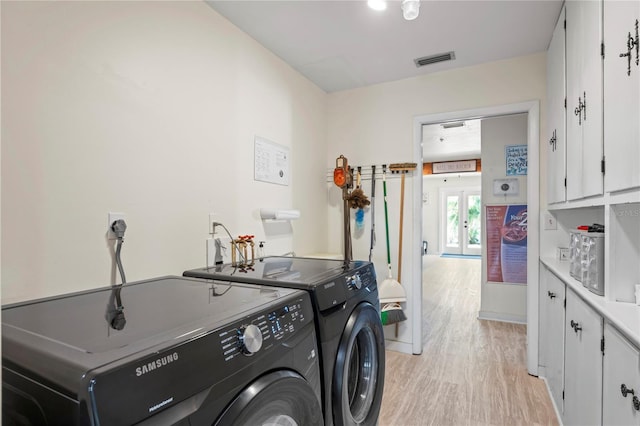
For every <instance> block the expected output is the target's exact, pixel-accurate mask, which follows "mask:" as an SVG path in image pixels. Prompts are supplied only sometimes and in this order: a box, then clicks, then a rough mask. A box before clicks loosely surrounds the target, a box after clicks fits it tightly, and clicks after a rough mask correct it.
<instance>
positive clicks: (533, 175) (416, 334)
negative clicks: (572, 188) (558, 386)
mask: <svg viewBox="0 0 640 426" xmlns="http://www.w3.org/2000/svg"><path fill="white" fill-rule="evenodd" d="M519 113H527V146H528V147H529V149H528V169H529V173H528V174H527V205H528V211H530V212H531V213H532V214H531V215H529V217H528V227H529V229H530V230H532V232H531V233H529V235H528V236H527V253H528V256H527V281H528V282H527V371H528V372H529V374H531V375H534V376H537V375H538V332H539V330H538V317H539V312H538V288H539V285H540V283H539V279H538V274H539V270H538V262H539V256H540V251H539V248H540V232H539V230H540V226H539V223H540V217H539V216H540V214H539V212H540V182H539V176H540V146H541V145H540V101H538V100H534V101H528V102H521V103H514V104H507V105H498V106H492V107H484V108H477V109H468V110H462V111H451V112H444V113H437V114H427V115H421V116H416V117H414V119H413V138H414V144H413V162H414V163H417V164H418V170H422V126H423V125H424V124H437V123H441V122H443V121H453V120H460V119H469V118H486V117H497V116H501V115H510V114H519ZM412 180H413V186H412V190H413V229H416V230H420V231H419V232H416V235H419V236H422V175H421V174H420V175H418V178H413V179H412ZM412 244H413V246H412V247H413V249H412V250H411V253H412V256H413V257H412V264H413V265H414V267H413V271H411V278H412V283H411V286H412V287H411V294H412V295H413V297H412V298H411V300H410V301H409V302H408V303H410V304H411V309H410V315H411V322H412V339H411V340H412V347H413V353H414V354H421V353H422V343H423V342H422V251H421V247H422V241H421V238H420V239H418V238H413V240H412Z"/></svg>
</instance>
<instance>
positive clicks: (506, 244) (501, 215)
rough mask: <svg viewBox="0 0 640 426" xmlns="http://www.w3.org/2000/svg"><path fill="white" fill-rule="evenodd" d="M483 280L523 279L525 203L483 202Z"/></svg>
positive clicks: (525, 242) (525, 277)
mask: <svg viewBox="0 0 640 426" xmlns="http://www.w3.org/2000/svg"><path fill="white" fill-rule="evenodd" d="M485 218H486V219H485V220H486V228H485V229H486V235H487V281H489V282H494V283H509V284H526V283H527V205H526V204H517V205H514V204H512V205H503V206H487V211H486V215H485Z"/></svg>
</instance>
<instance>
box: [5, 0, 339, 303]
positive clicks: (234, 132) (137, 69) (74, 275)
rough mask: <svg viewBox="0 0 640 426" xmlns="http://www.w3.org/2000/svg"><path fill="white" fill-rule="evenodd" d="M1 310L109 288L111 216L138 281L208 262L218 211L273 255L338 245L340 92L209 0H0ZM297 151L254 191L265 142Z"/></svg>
mask: <svg viewBox="0 0 640 426" xmlns="http://www.w3.org/2000/svg"><path fill="white" fill-rule="evenodd" d="M1 35H2V147H1V149H2V154H1V161H2V165H1V172H2V193H1V194H2V201H1V206H2V212H1V214H2V229H1V232H2V234H1V235H2V247H1V250H2V251H1V253H2V277H1V279H2V284H3V285H2V298H3V302H11V301H18V300H24V299H30V298H36V297H41V296H47V295H53V294H60V293H64V292H70V291H76V290H82V289H87V288H93V287H99V286H104V285H108V284H109V283H111V282H113V280H114V279H115V269H114V266H113V260H112V256H113V254H112V252H113V246H112V244H109V243H108V242H107V241H106V238H105V235H106V230H107V213H108V212H109V211H116V212H124V213H125V214H126V219H127V224H128V226H129V228H128V230H127V234H126V237H125V241H126V242H125V244H124V247H123V252H122V255H123V263H124V266H125V270H126V272H127V278H128V279H129V280H130V281H133V280H138V279H144V278H149V277H154V276H161V275H165V274H181V273H182V271H184V270H185V269H188V268H193V267H197V266H202V265H204V263H205V238H207V236H208V234H207V228H208V223H207V222H208V214H209V212H216V213H218V215H219V218H220V220H221V221H222V222H223V223H224V224H225V225H226V226H227V227H228V228H229V229H230V230H231V232H232V233H234V234H255V235H256V237H257V238H258V239H263V238H264V236H265V235H264V234H265V232H264V228H263V224H262V222H261V221H260V220H259V217H258V209H259V208H260V207H275V208H297V209H300V210H301V215H302V217H301V219H300V220H298V221H295V222H294V223H293V237H291V235H290V234H289V235H284V236H282V237H280V238H276V239H274V238H271V241H270V242H269V243H268V244H267V253H270V254H278V253H281V252H285V251H289V250H296V251H299V252H313V251H325V250H326V229H327V219H326V205H327V195H326V184H325V182H324V179H325V171H326V170H325V169H326V162H325V161H324V158H325V156H326V152H327V151H326V129H327V122H326V99H327V95H326V94H325V93H324V92H323V91H322V90H320V89H319V88H317V87H316V86H315V85H313V84H312V83H310V82H309V81H308V80H306V79H305V78H303V77H302V76H301V75H300V74H298V73H297V72H295V71H294V70H292V69H291V68H290V67H289V66H288V65H286V64H285V63H284V62H283V61H281V60H280V59H279V58H277V57H275V56H274V55H273V54H272V53H270V52H268V51H267V50H266V49H264V48H263V47H261V46H260V45H258V44H257V43H256V42H255V41H254V40H252V39H251V38H250V37H248V36H247V35H246V34H244V33H242V32H241V31H239V30H238V29H237V28H235V27H234V26H232V25H231V24H230V23H229V22H228V21H226V20H225V19H224V18H222V17H221V16H220V15H219V14H217V13H216V12H215V11H213V10H212V9H211V8H209V7H208V6H207V5H206V4H205V3H204V2H2V34H1ZM254 135H260V136H262V137H264V138H267V139H270V140H272V141H275V142H277V143H279V144H281V145H285V146H288V147H290V149H291V157H292V161H293V162H292V179H291V182H290V185H289V186H278V185H273V184H266V183H262V182H255V181H254V179H253V138H254Z"/></svg>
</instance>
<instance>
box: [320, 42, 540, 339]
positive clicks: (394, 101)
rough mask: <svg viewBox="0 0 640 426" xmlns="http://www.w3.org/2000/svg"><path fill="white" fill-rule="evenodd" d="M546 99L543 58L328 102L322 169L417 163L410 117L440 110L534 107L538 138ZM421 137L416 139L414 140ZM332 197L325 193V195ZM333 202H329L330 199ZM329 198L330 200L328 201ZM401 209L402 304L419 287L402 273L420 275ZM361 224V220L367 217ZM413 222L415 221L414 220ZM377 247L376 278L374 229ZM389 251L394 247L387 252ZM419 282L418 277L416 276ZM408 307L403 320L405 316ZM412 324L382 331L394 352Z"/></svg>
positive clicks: (416, 234) (357, 247)
mask: <svg viewBox="0 0 640 426" xmlns="http://www.w3.org/2000/svg"><path fill="white" fill-rule="evenodd" d="M545 99H546V56H545V53H540V54H535V55H530V56H525V57H520V58H514V59H510V60H505V61H498V62H492V63H487V64H482V65H478V66H474V67H468V68H459V69H455V70H452V71H446V72H441V73H434V74H428V75H424V76H421V77H417V78H411V79H406V80H400V81H395V82H390V83H384V84H379V85H375V86H369V87H364V88H360V89H354V90H349V91H343V92H338V93H332V94H329V96H328V133H327V140H328V151H327V167H328V168H333V167H334V165H335V158H336V157H337V156H338V155H339V154H345V155H346V156H347V157H349V159H350V161H351V162H352V163H354V164H357V163H360V164H381V163H393V162H407V161H413V162H419V161H420V158H419V157H416V156H415V154H414V149H415V146H414V140H421V139H420V138H415V137H414V135H413V129H414V127H413V118H414V117H415V116H419V115H424V114H435V113H442V112H448V111H463V110H469V109H476V108H483V107H489V106H499V105H506V104H514V103H519V102H524V101H530V100H540V103H541V105H542V111H543V113H542V114H541V117H542V118H541V132H540V134H544V131H543V130H544V116H545V113H544V111H545V109H544V105H545ZM419 136H421V135H419ZM414 179H420V180H421V179H422V174H421V173H420V172H416V173H413V175H411V176H410V177H409V178H408V179H407V194H406V197H407V198H408V199H409V200H411V199H412V198H413V192H412V191H413V182H412V181H413V180H414ZM335 191H338V189H337V188H330V189H329V192H330V193H335ZM335 198H337V197H335ZM332 199H333V198H332ZM398 201H399V180H398V179H392V180H391V181H390V182H389V202H390V204H391V206H392V208H391V209H390V211H389V214H390V220H391V223H393V224H394V226H393V228H392V229H391V239H392V241H393V242H392V263H393V264H394V265H396V264H397V253H398V251H397V239H398V232H397V231H396V229H397V223H398V220H399V217H398V215H399V207H398ZM379 206H380V208H378V207H377V208H376V216H377V217H376V223H377V224H383V223H384V222H383V221H384V212H383V209H382V208H381V205H379ZM407 206H410V204H409V202H407V205H405V224H409V226H405V236H404V245H403V246H404V247H403V258H404V259H403V271H404V272H403V276H405V277H409V278H408V281H405V280H403V282H402V284H403V285H405V288H406V289H407V295H408V297H409V298H412V297H418V298H420V297H421V283H413V282H411V280H412V278H411V277H412V274H410V273H409V272H410V271H412V270H415V269H416V268H418V269H419V268H421V265H420V264H414V262H412V259H411V252H410V251H411V250H419V249H420V247H421V240H422V229H419V227H415V225H412V224H413V222H414V218H413V212H412V209H411V208H407ZM341 211H342V210H341V204H338V203H335V202H330V203H329V232H328V236H329V237H328V239H329V241H328V245H329V248H330V250H331V251H340V247H341V241H342V240H341V237H340V236H341V235H342V224H341V219H342V216H341ZM367 220H368V218H367ZM418 222H419V221H418ZM377 228H378V230H379V232H378V244H377V246H376V249H375V254H374V261H375V263H376V270H377V272H378V276H379V277H384V276H386V272H385V264H386V259H385V249H384V234H382V232H383V229H382V230H380V227H377ZM368 242H369V240H368V238H364V239H361V240H354V257H356V258H366V256H368ZM394 246H395V248H393V247H394ZM417 276H419V275H417ZM411 308H412V307H411V306H408V307H407V314H408V315H407V316H408V317H409V318H412V317H413V314H412V312H411ZM412 327H413V323H412V322H411V321H405V322H403V323H402V324H401V325H400V333H399V336H398V338H397V339H396V338H395V336H394V335H393V334H392V333H391V332H390V330H387V338H388V339H393V340H397V342H398V348H399V349H400V350H406V351H411V349H410V348H411V347H412V343H413V341H414V340H416V336H415V335H414V334H413V328H412Z"/></svg>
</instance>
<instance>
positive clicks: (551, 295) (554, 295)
mask: <svg viewBox="0 0 640 426" xmlns="http://www.w3.org/2000/svg"><path fill="white" fill-rule="evenodd" d="M547 295H548V296H549V299H553V298H554V297H556V294H555V293H552V292H550V291H547Z"/></svg>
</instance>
